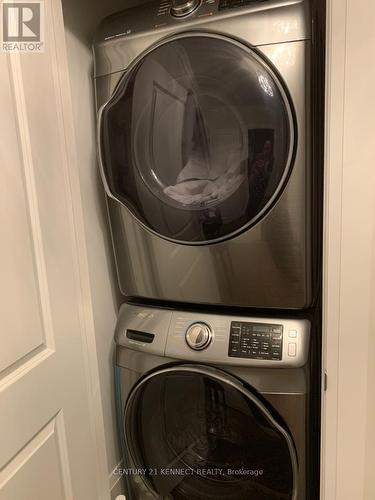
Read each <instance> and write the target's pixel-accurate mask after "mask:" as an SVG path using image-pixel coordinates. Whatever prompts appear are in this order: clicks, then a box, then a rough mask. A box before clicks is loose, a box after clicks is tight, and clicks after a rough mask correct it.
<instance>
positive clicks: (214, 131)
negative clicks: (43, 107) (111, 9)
mask: <svg viewBox="0 0 375 500" xmlns="http://www.w3.org/2000/svg"><path fill="white" fill-rule="evenodd" d="M311 45H312V40H311V16H310V6H309V3H308V2H306V1H305V0H274V1H272V0H268V1H261V0H241V1H240V0H160V1H155V2H149V3H146V4H143V5H138V6H136V7H134V8H131V9H128V10H126V11H124V12H122V13H119V14H116V15H113V16H111V17H109V18H107V19H106V20H105V21H104V22H103V23H102V25H101V26H100V28H99V30H98V33H97V36H96V40H95V44H94V57H95V88H96V102H97V108H98V150H99V162H100V169H101V173H102V179H103V182H104V186H105V189H106V192H107V195H108V209H109V217H110V223H111V230H112V238H113V245H114V250H115V255H116V263H117V270H118V277H119V282H120V287H121V290H122V292H123V294H124V295H125V296H126V297H130V298H137V299H151V300H159V301H173V302H183V303H194V304H217V305H225V306H240V307H254V308H267V309H270V308H272V309H280V308H281V309H305V308H308V307H309V306H311V304H312V302H313V301H314V297H315V290H316V286H315V283H316V280H315V276H316V264H315V261H316V257H317V255H316V254H317V251H316V250H315V245H316V244H317V241H318V237H317V235H315V236H314V228H315V227H316V223H315V222H314V220H315V219H314V218H315V216H316V214H315V211H316V210H315V209H316V203H315V199H314V196H315V194H314V187H313V186H314V176H315V175H316V172H315V170H314V169H313V168H312V162H311V104H310V101H311V92H310V52H311Z"/></svg>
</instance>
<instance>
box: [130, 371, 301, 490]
mask: <svg viewBox="0 0 375 500" xmlns="http://www.w3.org/2000/svg"><path fill="white" fill-rule="evenodd" d="M217 374H219V375H217ZM233 381H235V382H233ZM270 415H271V414H270V413H269V410H268V409H267V408H266V407H265V405H264V403H263V402H262V401H261V400H260V399H259V398H258V396H256V395H255V393H254V392H251V390H250V389H249V388H247V389H244V386H243V385H242V384H241V383H240V382H239V381H237V379H234V378H233V377H231V376H229V375H227V374H226V373H224V372H222V371H219V370H212V371H211V370H210V369H208V368H207V367H195V368H192V367H191V366H189V365H185V366H183V367H181V366H176V367H174V368H169V369H167V370H163V369H162V370H160V371H158V372H155V373H154V374H152V375H151V376H149V377H146V379H143V380H141V382H140V383H138V385H137V386H136V387H135V388H134V389H133V392H132V393H131V394H130V396H129V399H128V403H127V405H126V408H125V418H124V429H125V435H126V443H127V447H128V454H129V456H130V457H131V460H132V466H133V467H134V468H136V469H144V470H145V471H146V474H145V475H144V476H143V479H144V482H145V485H146V487H147V488H148V489H149V491H150V492H151V493H153V494H154V495H155V498H163V499H168V500H209V499H215V500H231V499H233V500H241V499H243V500H245V499H250V498H251V499H252V500H276V499H277V500H280V499H285V500H295V498H296V496H295V495H296V491H295V482H296V477H295V475H296V455H295V450H294V446H293V443H292V440H291V438H290V436H289V434H288V433H287V431H286V430H285V429H284V428H283V427H282V425H280V424H279V423H277V421H276V420H274V417H273V416H270Z"/></svg>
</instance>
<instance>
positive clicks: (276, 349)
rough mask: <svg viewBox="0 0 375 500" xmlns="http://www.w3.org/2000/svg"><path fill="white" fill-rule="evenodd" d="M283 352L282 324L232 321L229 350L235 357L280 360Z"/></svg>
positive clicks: (229, 353)
mask: <svg viewBox="0 0 375 500" xmlns="http://www.w3.org/2000/svg"><path fill="white" fill-rule="evenodd" d="M282 353H283V325H279V324H270V323H253V322H248V321H232V322H231V324H230V336H229V352H228V355H229V356H232V357H235V358H250V359H265V360H274V361H281V360H282Z"/></svg>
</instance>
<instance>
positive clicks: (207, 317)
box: [116, 304, 310, 368]
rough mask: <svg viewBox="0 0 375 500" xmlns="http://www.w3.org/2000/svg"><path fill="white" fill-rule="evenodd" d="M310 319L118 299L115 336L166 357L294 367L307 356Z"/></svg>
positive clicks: (133, 346)
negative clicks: (177, 307)
mask: <svg viewBox="0 0 375 500" xmlns="http://www.w3.org/2000/svg"><path fill="white" fill-rule="evenodd" d="M309 339H310V322H309V321H308V320H307V319H293V318H280V317H277V318H275V317H273V318H267V317H260V316H231V315H225V314H212V313H202V312H198V311H195V312H194V311H179V310H171V309H162V308H151V307H143V306H138V305H133V304H123V305H122V306H121V309H120V314H119V318H118V321H117V325H116V342H117V344H119V345H121V346H124V347H126V348H128V349H132V350H135V351H141V352H143V353H145V354H146V353H148V354H152V355H158V356H165V357H167V358H169V359H170V360H186V361H191V362H197V361H199V362H202V363H213V364H219V365H230V366H244V367H250V366H253V367H264V368H267V367H268V368H271V367H272V368H297V367H301V366H304V365H305V364H306V362H307V360H308V357H309V345H310V340H309Z"/></svg>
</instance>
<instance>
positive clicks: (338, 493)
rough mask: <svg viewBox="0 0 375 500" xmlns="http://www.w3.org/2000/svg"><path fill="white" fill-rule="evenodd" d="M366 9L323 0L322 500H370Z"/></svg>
mask: <svg viewBox="0 0 375 500" xmlns="http://www.w3.org/2000/svg"><path fill="white" fill-rule="evenodd" d="M374 22H375V3H374V2H373V0H328V23H327V24H328V38H327V40H328V46H327V56H328V61H327V69H328V73H327V149H326V187H325V200H326V206H325V241H324V260H325V267H324V338H325V350H324V364H325V367H326V370H327V373H328V390H327V392H326V395H325V398H324V414H323V441H322V457H323V463H322V473H323V482H322V493H323V495H322V498H324V500H353V499H356V500H373V499H374V498H375V475H374V472H373V471H374V466H375V92H374V82H375V64H374V51H375V30H374Z"/></svg>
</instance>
